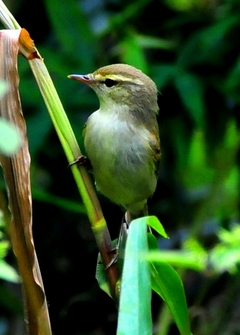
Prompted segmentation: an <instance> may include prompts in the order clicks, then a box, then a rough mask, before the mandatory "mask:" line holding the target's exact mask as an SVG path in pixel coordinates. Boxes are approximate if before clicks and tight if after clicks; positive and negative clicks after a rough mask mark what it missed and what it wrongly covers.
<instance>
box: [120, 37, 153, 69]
mask: <svg viewBox="0 0 240 335" xmlns="http://www.w3.org/2000/svg"><path fill="white" fill-rule="evenodd" d="M120 45H121V49H122V52H121V54H122V62H123V63H126V64H131V65H133V66H136V67H137V68H138V69H141V70H142V71H143V72H146V73H147V72H148V67H147V63H146V59H145V57H144V53H143V48H142V47H141V46H140V44H139V43H138V41H137V36H136V35H135V34H134V33H132V34H129V35H128V36H127V37H126V38H125V39H124V40H123V41H122V43H121V44H120Z"/></svg>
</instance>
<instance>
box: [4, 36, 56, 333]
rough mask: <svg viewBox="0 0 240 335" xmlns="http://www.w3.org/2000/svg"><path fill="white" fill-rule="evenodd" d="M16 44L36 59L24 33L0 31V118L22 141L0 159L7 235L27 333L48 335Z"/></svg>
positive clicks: (47, 318)
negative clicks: (0, 89) (4, 86)
mask: <svg viewBox="0 0 240 335" xmlns="http://www.w3.org/2000/svg"><path fill="white" fill-rule="evenodd" d="M19 38H20V39H19ZM19 41H21V43H22V44H21V50H20V51H21V52H22V53H23V54H24V56H25V57H26V58H29V57H32V56H33V54H34V57H36V55H37V52H36V50H35V48H34V44H33V42H30V41H31V40H30V39H28V35H27V32H26V31H25V30H2V31H0V54H1V57H0V78H2V79H4V80H5V81H6V82H7V83H8V85H9V88H10V89H9V91H8V93H7V94H6V95H5V96H4V97H3V98H2V99H1V100H0V116H1V117H3V118H5V119H6V120H8V121H10V122H11V123H12V124H14V125H15V126H16V127H17V128H18V129H19V131H20V132H21V134H22V137H23V144H22V147H21V148H20V150H19V151H18V152H17V153H16V154H15V155H14V156H13V157H6V156H3V155H0V163H1V166H2V169H3V172H4V178H5V181H6V185H7V188H8V196H9V209H10V212H11V220H10V221H11V222H10V224H9V233H10V237H11V242H12V246H13V250H14V253H15V255H16V258H17V262H18V268H19V272H20V275H21V277H22V285H23V292H24V298H25V309H26V319H27V324H28V331H29V334H34V335H40V334H41V335H50V334H51V327H50V322H49V316H48V309H47V304H46V297H45V293H44V287H43V283H42V278H41V273H40V269H39V265H38V261H37V256H36V252H35V247H34V242H33V236H32V200H31V199H32V197H31V187H30V155H29V150H28V139H27V135H26V124H25V120H24V117H23V113H22V109H21V102H20V96H19V92H18V85H19V77H18V72H17V56H18V53H19V49H20V46H19V43H20V42H19ZM22 41H23V42H22ZM29 43H30V44H29ZM30 46H31V48H30ZM29 51H30V52H29Z"/></svg>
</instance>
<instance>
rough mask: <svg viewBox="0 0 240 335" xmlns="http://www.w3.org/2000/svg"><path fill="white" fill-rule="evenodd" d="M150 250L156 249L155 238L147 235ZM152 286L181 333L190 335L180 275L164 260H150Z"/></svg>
mask: <svg viewBox="0 0 240 335" xmlns="http://www.w3.org/2000/svg"><path fill="white" fill-rule="evenodd" d="M148 241H149V245H150V249H151V250H156V249H158V246H157V240H156V239H155V237H154V236H153V235H149V239H148ZM150 268H151V277H152V288H153V290H154V291H155V292H157V293H158V294H159V295H160V296H161V297H162V298H163V300H164V301H165V302H166V304H167V305H168V308H169V310H170V312H171V314H172V317H173V319H174V321H175V323H176V325H177V327H178V329H179V332H180V334H181V335H190V334H191V331H190V322H189V315H188V309H187V303H186V298H185V292H184V288H183V284H182V281H181V278H180V276H179V275H178V274H177V272H176V271H175V270H174V269H173V268H172V267H171V266H170V265H169V264H168V263H167V262H164V261H160V262H150Z"/></svg>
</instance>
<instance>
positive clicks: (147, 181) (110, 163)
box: [84, 112, 156, 206]
mask: <svg viewBox="0 0 240 335" xmlns="http://www.w3.org/2000/svg"><path fill="white" fill-rule="evenodd" d="M95 113H97V112H95ZM95 113H94V114H95ZM94 114H92V116H94ZM92 116H91V117H90V119H89V120H88V123H87V127H86V133H85V142H84V143H85V148H86V152H87V155H88V158H89V159H90V162H91V164H92V167H93V174H94V178H95V181H96V186H97V189H98V190H99V191H100V192H101V193H102V194H103V195H105V196H106V197H107V198H109V199H110V200H112V201H113V202H115V203H117V204H121V205H123V206H124V205H127V204H131V203H134V202H139V201H142V200H146V199H147V198H148V197H149V196H151V195H152V194H153V192H154V190H155V188H156V176H155V173H154V168H153V162H152V158H151V156H150V155H149V146H148V143H147V139H146V138H145V137H141V136H139V133H138V132H134V131H133V130H132V129H130V128H129V126H128V124H127V123H125V122H124V123H117V124H116V122H115V123H114V122H110V121H109V119H106V120H105V122H104V123H103V122H102V120H101V124H99V123H96V122H95V121H94V122H93V120H92V119H91V118H92Z"/></svg>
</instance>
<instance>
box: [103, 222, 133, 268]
mask: <svg viewBox="0 0 240 335" xmlns="http://www.w3.org/2000/svg"><path fill="white" fill-rule="evenodd" d="M128 227H129V226H128V223H126V222H125V219H124V218H123V221H122V224H121V228H120V232H119V237H118V240H117V245H116V247H115V248H113V249H112V250H111V251H110V252H111V253H112V252H114V256H113V258H112V260H111V262H110V263H109V264H108V265H107V266H106V269H108V268H109V267H110V266H112V265H113V264H115V263H116V262H117V261H118V260H119V258H120V259H123V258H124V251H125V245H126V240H127V234H128Z"/></svg>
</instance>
